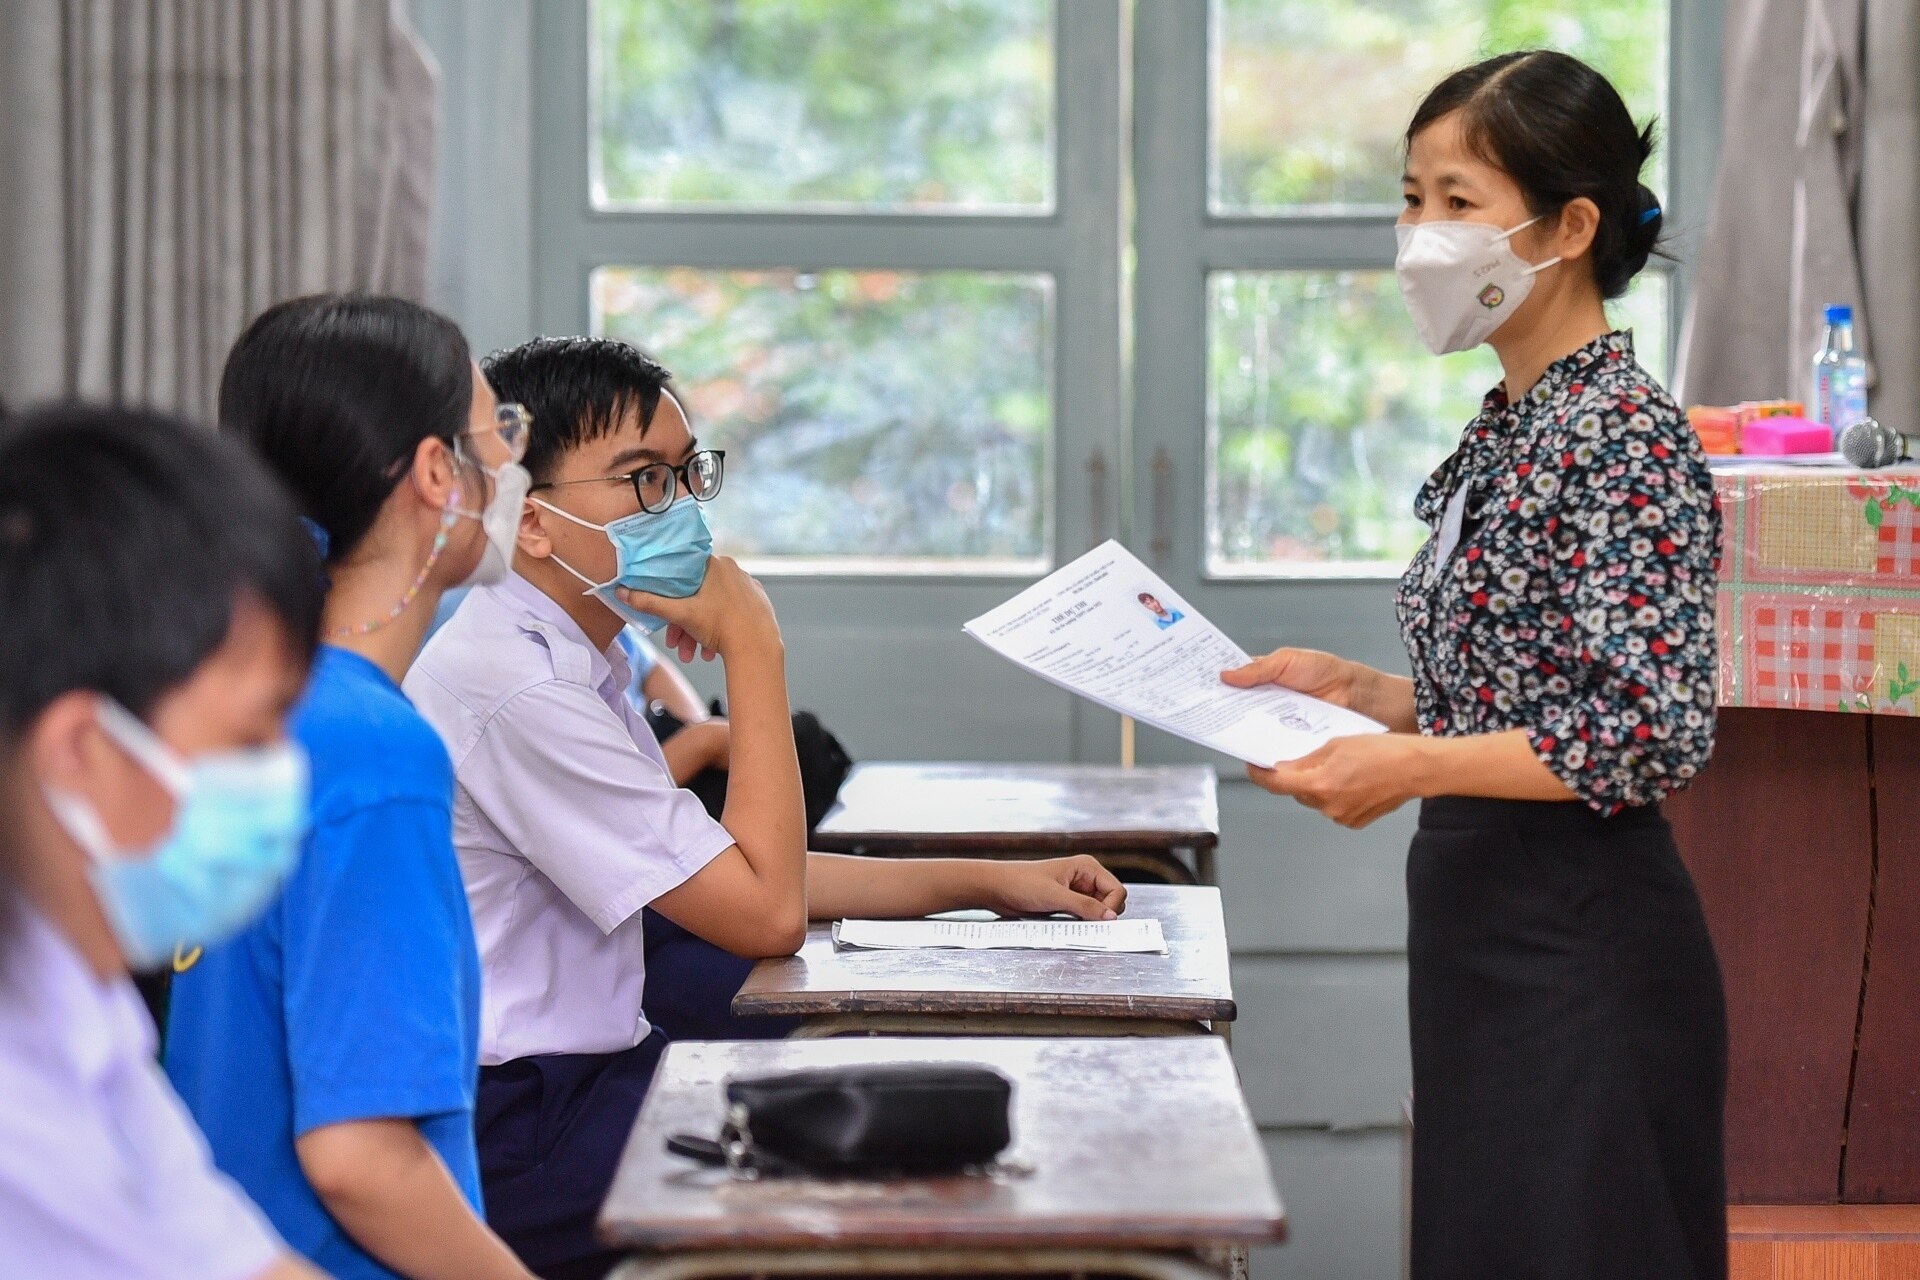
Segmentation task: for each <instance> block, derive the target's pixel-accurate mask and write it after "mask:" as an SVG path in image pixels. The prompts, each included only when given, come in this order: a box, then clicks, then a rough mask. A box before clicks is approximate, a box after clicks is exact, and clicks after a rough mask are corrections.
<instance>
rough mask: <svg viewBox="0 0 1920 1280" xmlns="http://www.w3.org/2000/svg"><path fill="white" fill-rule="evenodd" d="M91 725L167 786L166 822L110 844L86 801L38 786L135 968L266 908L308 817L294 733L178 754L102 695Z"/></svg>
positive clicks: (302, 757) (228, 932) (303, 764)
mask: <svg viewBox="0 0 1920 1280" xmlns="http://www.w3.org/2000/svg"><path fill="white" fill-rule="evenodd" d="M95 706H96V711H95V714H96V716H97V717H98V718H99V722H100V727H101V728H102V729H103V730H105V731H106V733H107V735H108V736H109V737H111V738H112V739H113V740H114V741H115V742H117V743H119V744H120V746H121V747H123V748H125V750H126V752H127V754H128V755H130V756H132V757H133V758H134V759H135V760H136V761H138V762H139V764H140V766H141V767H142V768H143V769H145V770H146V771H147V772H148V773H150V774H152V775H153V776H154V777H155V778H156V779H158V780H159V782H160V785H162V786H163V787H165V788H166V789H167V791H168V792H170V793H171V794H172V796H173V800H174V816H173V829H172V830H171V831H169V832H168V833H167V834H166V835H165V836H162V837H161V839H160V842H159V843H158V844H157V845H155V846H154V847H153V848H152V849H151V850H148V851H145V852H135V851H129V850H124V849H119V848H116V847H115V846H114V842H113V837H112V835H111V834H109V833H108V831H107V828H106V824H105V823H103V822H102V821H101V820H100V815H99V813H98V812H97V811H96V810H95V809H94V807H93V805H92V804H90V803H89V802H88V801H86V800H84V799H82V798H81V797H79V796H77V795H73V794H71V793H69V792H62V791H58V790H55V789H53V788H51V787H49V788H46V789H45V795H46V798H47V804H48V807H49V808H51V809H52V811H53V816H54V817H55V818H56V819H57V820H58V821H59V823H60V825H61V826H62V827H64V828H65V829H66V831H67V834H68V835H70V836H72V837H73V839H74V842H75V843H76V844H78V845H79V846H80V847H81V848H82V849H83V850H85V851H86V853H87V856H88V857H89V858H90V859H92V863H93V865H92V868H91V873H92V880H93V890H94V893H95V894H96V895H97V896H98V897H99V899H100V906H101V909H102V910H104V911H105V912H106V916H107V923H108V924H109V925H111V926H112V928H113V933H114V937H115V938H116V939H118V941H119V943H120V951H121V954H122V955H124V956H125V957H126V960H127V963H128V964H129V965H130V966H132V967H133V968H135V969H150V968H153V967H155V966H157V965H160V964H162V963H164V962H165V961H166V960H167V959H168V958H169V957H171V956H174V955H175V954H177V952H178V951H179V950H181V949H182V948H187V947H194V946H206V945H211V944H213V943H216V942H222V941H225V940H226V939H227V938H229V937H231V936H233V935H234V934H236V933H238V932H239V931H240V930H241V929H243V928H245V927H246V926H247V925H248V924H249V923H251V922H252V920H253V918H254V917H255V916H257V915H259V914H260V912H261V911H263V910H265V909H266V907H267V905H268V903H270V902H272V901H273V898H274V895H276V894H277V893H279V891H280V886H281V885H282V884H284V883H285V882H286V878H287V876H288V875H289V874H290V873H291V872H292V871H293V866H294V863H295V861H296V860H297V859H298V858H299V854H300V841H301V840H302V839H303V838H304V837H305V835H306V831H307V822H308V812H307V805H308V785H309V784H308V770H307V755H306V752H305V751H303V750H301V749H300V747H299V746H298V745H296V744H295V743H292V742H279V743H275V744H274V745H273V746H270V747H259V748H255V749H252V750H247V751H228V752H220V753H217V754H209V755H203V756H196V757H194V758H193V759H192V760H191V761H186V760H182V759H181V758H180V757H179V756H178V755H176V754H175V753H174V752H173V750H172V749H171V748H169V747H168V746H167V745H166V744H165V743H163V742H161V741H160V739H159V738H158V737H156V736H155V735H154V732H153V730H151V729H149V728H147V726H146V725H144V724H141V723H140V721H139V720H138V719H136V718H135V717H134V716H133V715H132V713H130V712H129V711H127V710H126V709H125V708H124V707H122V706H121V705H120V704H119V703H117V702H114V701H113V700H112V699H110V698H106V697H104V696H103V697H101V698H99V699H98V700H97V702H96V703H95Z"/></svg>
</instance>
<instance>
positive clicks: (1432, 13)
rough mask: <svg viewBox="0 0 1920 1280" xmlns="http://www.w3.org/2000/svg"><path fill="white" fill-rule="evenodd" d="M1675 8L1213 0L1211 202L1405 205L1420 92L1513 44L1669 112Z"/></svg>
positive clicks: (1262, 207) (1640, 0)
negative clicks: (1406, 165)
mask: <svg viewBox="0 0 1920 1280" xmlns="http://www.w3.org/2000/svg"><path fill="white" fill-rule="evenodd" d="M1668 16H1669V14H1668V0H1214V7H1213V23H1214V27H1213V31H1214V50H1215V55H1214V72H1213V85H1212V99H1213V104H1212V105H1213V112H1212V115H1213V133H1214V138H1213V192H1212V195H1213V207H1214V209H1215V210H1216V211H1217V212H1221V213H1238V214H1257V213H1269V212H1276V211H1281V210H1285V209H1288V208H1294V207H1299V206H1323V207H1324V206H1352V205H1398V204H1399V203H1400V164H1401V156H1400V137H1401V134H1402V133H1403V132H1404V131H1405V129H1406V127H1407V121H1408V120H1409V119H1410V118H1412V116H1413V110H1414V108H1415V107H1416V106H1418V105H1419V102H1420V99H1421V97H1423V96H1424V95H1425V93H1426V91H1427V90H1428V89H1430V88H1432V87H1433V86H1434V85H1435V84H1437V83H1438V82H1439V81H1440V80H1441V79H1442V78H1443V77H1445V76H1446V75H1447V73H1448V72H1451V71H1454V70H1456V69H1458V68H1459V67H1463V66H1466V65H1468V64H1469V63H1472V62H1474V61H1477V60H1478V59H1480V58H1482V57H1485V56H1487V55H1489V54H1493V53H1499V52H1502V51H1504V50H1508V49H1527V48H1537V47H1546V48H1555V49H1560V50H1563V51H1565V52H1567V53H1570V54H1573V55H1574V56H1576V57H1578V58H1582V59H1584V60H1586V61H1587V62H1589V63H1592V64H1593V65H1594V66H1595V67H1597V68H1598V69H1599V70H1600V71H1601V72H1602V73H1603V74H1604V75H1606V76H1607V78H1608V79H1610V80H1611V81H1613V84H1614V86H1615V87H1616V88H1618V89H1619V90H1620V93H1621V96H1622V97H1624V98H1625V99H1626V102H1627V107H1628V109H1629V110H1631V111H1632V112H1633V116H1634V119H1635V120H1638V121H1640V122H1642V123H1644V122H1645V121H1646V120H1647V119H1649V118H1650V117H1652V116H1655V115H1660V116H1664V115H1665V112H1666V102H1667V32H1668ZM1657 159H1658V157H1656V160H1657ZM1654 172H1655V171H1654V170H1649V173H1654ZM1649 182H1650V185H1651V186H1653V187H1654V188H1655V189H1656V190H1662V189H1663V186H1662V183H1661V182H1660V181H1659V180H1658V179H1657V174H1655V177H1654V178H1651V179H1650V180H1649Z"/></svg>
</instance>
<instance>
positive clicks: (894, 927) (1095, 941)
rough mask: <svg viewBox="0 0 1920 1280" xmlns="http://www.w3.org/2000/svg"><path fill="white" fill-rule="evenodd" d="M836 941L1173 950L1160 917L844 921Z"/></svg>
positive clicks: (872, 946) (917, 946) (920, 946)
mask: <svg viewBox="0 0 1920 1280" xmlns="http://www.w3.org/2000/svg"><path fill="white" fill-rule="evenodd" d="M833 941H834V945H835V946H840V947H859V948H862V949H865V950H870V951H919V950H926V949H944V950H958V951H1109V952H1115V953H1121V952H1127V953H1134V952H1140V953H1157V954H1165V953H1166V950H1167V940H1166V937H1165V935H1163V934H1162V933H1161V932H1160V922H1159V921H1158V920H840V921H836V922H835V923H834V926H833Z"/></svg>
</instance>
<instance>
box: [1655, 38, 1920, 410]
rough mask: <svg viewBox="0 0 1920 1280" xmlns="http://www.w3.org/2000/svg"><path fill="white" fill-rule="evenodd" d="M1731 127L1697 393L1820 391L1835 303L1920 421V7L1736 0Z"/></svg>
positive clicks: (1698, 330) (1894, 393)
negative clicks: (1826, 311)
mask: <svg viewBox="0 0 1920 1280" xmlns="http://www.w3.org/2000/svg"><path fill="white" fill-rule="evenodd" d="M1725 76H1726V79H1725V86H1724V97H1725V120H1726V125H1725V130H1724V135H1723V138H1722V142H1721V151H1720V167H1719V176H1718V180H1717V184H1716V188H1715V192H1714V202H1713V213H1712V220H1711V222H1710V223H1709V225H1708V228H1707V235H1706V240H1705V243H1704V245H1703V247H1702V250H1701V260H1700V263H1699V270H1698V273H1697V276H1696V279H1697V281H1698V285H1697V287H1696V290H1695V294H1694V300H1693V305H1692V308H1691V311H1690V314H1689V315H1688V317H1687V323H1686V328H1685V333H1684V336H1683V338H1682V342H1681V350H1680V361H1679V375H1678V377H1677V379H1676V387H1677V390H1678V391H1679V393H1680V394H1681V396H1682V397H1684V398H1685V399H1686V400H1688V401H1689V402H1694V403H1708V404H1730V403H1733V402H1735V401H1738V400H1751V399H1761V398H1766V397H1774V396H1786V397H1793V398H1807V397H1808V396H1809V395H1810V394H1811V387H1810V385H1809V384H1810V382H1811V365H1812V360H1813V355H1814V351H1815V349H1816V348H1817V347H1818V345H1819V342H1820V333H1821V328H1820V326H1821V309H1822V308H1823V307H1824V306H1826V305H1827V304H1829V303H1848V304H1851V305H1852V306H1853V307H1854V310H1855V315H1856V319H1857V326H1856V327H1857V330H1858V333H1859V336H1860V338H1861V340H1862V342H1863V343H1864V345H1865V348H1866V354H1867V356H1868V358H1869V360H1870V361H1872V364H1873V368H1874V371H1875V374H1876V376H1877V382H1876V384H1875V386H1874V388H1873V397H1872V404H1873V408H1874V411H1875V412H1876V413H1878V414H1881V415H1882V416H1883V417H1885V418H1887V419H1888V421H1889V422H1890V423H1892V424H1893V425H1896V426H1900V427H1901V428H1902V429H1905V430H1915V429H1920V415H1917V414H1916V409H1920V377H1917V376H1916V369H1915V367H1914V365H1915V361H1916V358H1920V254H1917V253H1916V252H1915V236H1916V231H1917V230H1920V119H1917V117H1920V14H1916V8H1915V5H1914V3H1913V0H1728V4H1727V10H1726V56H1725Z"/></svg>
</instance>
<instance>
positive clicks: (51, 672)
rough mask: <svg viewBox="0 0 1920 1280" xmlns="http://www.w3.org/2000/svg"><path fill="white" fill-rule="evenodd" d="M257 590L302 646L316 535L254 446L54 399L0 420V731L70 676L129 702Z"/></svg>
mask: <svg viewBox="0 0 1920 1280" xmlns="http://www.w3.org/2000/svg"><path fill="white" fill-rule="evenodd" d="M242 595H251V596H253V597H255V598H257V599H258V600H259V601H260V602H261V603H262V604H264V605H265V606H266V608H267V609H268V610H269V611H271V612H272V613H273V615H274V616H275V617H276V618H278V619H279V621H280V623H281V625H282V626H283V627H285V628H286V632H287V636H288V640H289V642H290V644H291V645H292V646H293V648H294V651H295V652H296V653H297V654H299V655H300V657H301V658H302V660H303V661H305V660H310V659H311V658H312V656H313V651H314V647H315V645H316V644H317V643H318V639H319V632H320V609H321V604H322V601H323V598H324V595H325V587H324V584H323V582H322V579H321V571H320V561H319V558H318V556H316V555H315V553H314V547H313V541H312V539H310V538H309V537H308V536H307V534H306V531H305V530H304V529H302V528H301V527H300V521H299V518H298V515H297V513H296V512H295V511H294V509H293V504H292V503H291V502H290V501H288V499H287V495H286V493H285V492H284V491H283V490H282V489H281V488H280V486H279V485H278V484H276V483H274V480H273V478H272V477H271V476H270V475H268V474H267V472H266V469H265V468H263V467H262V466H261V465H260V464H259V462H258V461H257V460H255V459H254V458H253V457H252V456H251V455H249V454H248V452H247V451H246V450H245V449H243V448H241V447H240V446H239V445H237V444H234V443H233V442H231V441H224V440H222V439H220V438H219V437H218V436H216V435H214V434H213V433H212V432H211V431H208V430H206V429H205V428H203V427H197V426H193V425H191V424H188V423H185V422H182V421H180V420H178V419H175V418H170V417H166V416H164V415H161V414H156V413H149V412H145V411H141V410H134V409H110V408H97V407H89V406H84V405H55V406H51V407H49V408H44V409H39V410H35V411H31V412H28V413H25V414H22V415H20V416H19V417H16V418H12V419H9V420H8V421H7V422H6V423H5V424H4V425H0V617H3V618H5V619H6V625H5V626H4V627H0V743H4V744H6V745H7V746H9V747H10V746H11V745H12V743H13V742H14V740H15V739H16V737H17V735H18V734H19V733H20V731H21V730H22V729H24V728H25V727H26V726H27V725H29V724H31V723H32V722H33V720H34V719H35V718H36V717H37V716H38V715H39V714H40V713H41V712H42V711H44V710H45V709H46V708H47V706H48V704H49V703H51V702H53V700H54V699H56V698H58V697H60V696H62V695H63V694H67V693H70V692H73V691H74V690H78V689H87V690H96V691H98V692H101V693H105V694H108V695H110V696H111V697H113V698H115V699H116V700H118V701H119V702H120V703H121V704H122V705H123V706H125V707H126V708H127V709H128V710H129V711H131V712H133V713H134V714H135V715H136V716H140V717H142V718H145V717H146V716H148V715H149V714H151V712H152V710H153V707H154V704H155V703H156V702H158V701H159V700H160V698H161V697H162V696H164V695H165V694H166V693H167V692H169V691H170V690H172V689H174V688H175V687H177V686H179V685H180V684H182V683H184V682H185V681H186V680H187V679H188V677H190V676H191V675H192V674H193V672H194V671H195V670H196V669H197V668H198V667H199V666H200V664H201V663H203V662H205V661H206V660H207V658H208V657H209V656H211V655H212V654H213V653H214V651H215V650H217V649H218V648H219V647H220V645H221V644H222V643H223V642H224V641H225V639H226V636H227V632H228V630H229V628H230V626H231V624H232V621H233V612H234V607H235V604H236V603H237V601H238V599H239V598H240V597H241V596H242Z"/></svg>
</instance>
